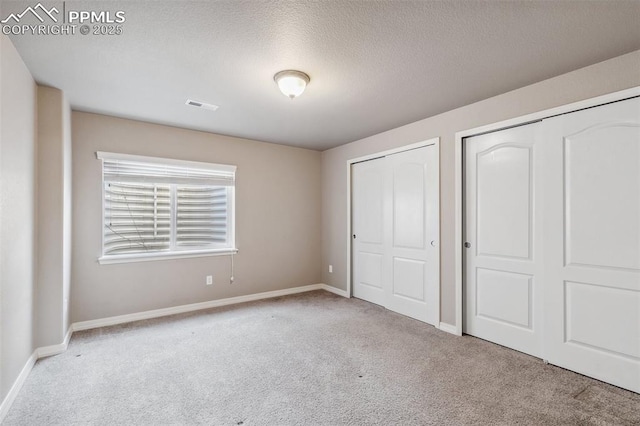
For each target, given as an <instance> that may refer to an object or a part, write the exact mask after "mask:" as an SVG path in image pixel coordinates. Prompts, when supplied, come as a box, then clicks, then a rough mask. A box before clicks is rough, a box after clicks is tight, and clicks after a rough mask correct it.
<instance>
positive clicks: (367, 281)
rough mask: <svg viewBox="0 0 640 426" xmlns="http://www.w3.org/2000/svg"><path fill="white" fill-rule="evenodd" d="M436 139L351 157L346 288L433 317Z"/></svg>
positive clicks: (436, 287) (436, 236) (417, 315)
mask: <svg viewBox="0 0 640 426" xmlns="http://www.w3.org/2000/svg"><path fill="white" fill-rule="evenodd" d="M438 165H439V154H438V146H437V145H436V144H434V145H429V146H426V147H422V148H418V149H413V150H410V151H405V152H402V153H398V154H393V155H389V156H386V157H383V158H378V159H375V160H370V161H365V162H362V163H357V164H354V165H352V169H351V171H352V230H353V232H352V233H353V235H352V265H353V295H354V296H355V297H357V298H360V299H363V300H366V301H369V302H372V303H376V304H379V305H382V306H385V307H386V308H388V309H390V310H393V311H395V312H398V313H401V314H403V315H406V316H409V317H412V318H415V319H418V320H420V321H424V322H427V323H429V324H434V325H436V324H438V322H439V319H440V312H439V311H440V310H439V306H440V297H439V294H440V278H439V276H440V260H439V228H440V225H439V223H440V222H439V198H440V196H439V171H438Z"/></svg>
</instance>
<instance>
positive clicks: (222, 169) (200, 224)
mask: <svg viewBox="0 0 640 426" xmlns="http://www.w3.org/2000/svg"><path fill="white" fill-rule="evenodd" d="M97 157H98V158H99V159H101V160H102V172H103V218H104V220H103V250H102V256H103V258H116V257H124V256H126V257H132V256H133V257H135V256H147V255H153V254H156V255H158V254H169V255H171V254H175V253H183V254H185V253H187V254H188V253H190V252H196V253H202V252H206V251H218V250H224V249H229V250H235V248H234V235H233V234H234V232H233V231H234V227H233V219H234V211H233V210H234V199H233V198H234V193H235V170H236V168H235V166H229V165H221V164H209V163H199V162H188V161H178V160H170V159H161V158H154V157H140V156H131V155H124V154H113V153H105V152H98V153H97Z"/></svg>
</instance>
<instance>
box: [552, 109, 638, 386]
mask: <svg viewBox="0 0 640 426" xmlns="http://www.w3.org/2000/svg"><path fill="white" fill-rule="evenodd" d="M541 140H542V141H543V143H544V144H546V145H547V146H548V147H549V149H550V150H552V152H551V155H549V157H548V160H547V161H548V163H547V165H548V167H547V171H548V173H547V174H546V180H545V188H546V197H547V200H546V203H547V205H548V208H547V209H546V210H545V217H546V223H545V260H546V264H547V266H546V272H547V279H546V284H545V315H546V318H545V320H546V325H545V354H546V358H547V359H548V360H549V362H551V363H553V364H555V365H559V366H562V367H565V368H569V369H571V370H574V371H577V372H579V373H583V374H586V375H588V376H592V377H595V378H598V379H601V380H604V381H607V382H610V383H613V384H615V385H618V386H621V387H624V388H627V389H630V390H633V391H635V392H640V100H639V99H638V98H635V99H631V100H626V101H621V102H616V103H613V104H609V105H604V106H600V107H596V108H591V109H587V110H583V111H578V112H575V113H571V114H566V115H562V116H558V117H555V118H551V119H548V120H545V121H544V122H543V128H542V134H541Z"/></svg>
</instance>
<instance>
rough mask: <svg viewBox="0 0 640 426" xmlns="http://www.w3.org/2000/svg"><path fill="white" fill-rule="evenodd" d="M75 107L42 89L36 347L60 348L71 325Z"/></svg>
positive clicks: (59, 94)
mask: <svg viewBox="0 0 640 426" xmlns="http://www.w3.org/2000/svg"><path fill="white" fill-rule="evenodd" d="M69 118H70V109H69V105H68V103H67V101H66V99H65V96H64V93H63V92H62V91H61V90H59V89H54V88H52V87H44V86H38V144H37V146H38V155H37V157H38V194H37V195H38V227H37V228H38V243H37V247H38V270H37V292H36V307H37V318H36V324H37V326H36V330H37V331H36V346H38V347H41V346H49V345H55V344H59V343H61V342H62V341H63V340H64V336H65V334H66V331H67V328H68V323H69V309H68V306H69V304H68V300H69V286H70V274H69V271H70V266H71V241H70V234H71V229H70V225H71V221H70V213H71V207H70V197H71V194H70V185H71V135H70V126H69Z"/></svg>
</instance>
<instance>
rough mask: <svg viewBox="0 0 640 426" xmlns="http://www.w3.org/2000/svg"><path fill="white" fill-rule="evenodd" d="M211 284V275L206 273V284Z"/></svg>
mask: <svg viewBox="0 0 640 426" xmlns="http://www.w3.org/2000/svg"><path fill="white" fill-rule="evenodd" d="M211 284H213V275H207V285H211Z"/></svg>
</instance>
